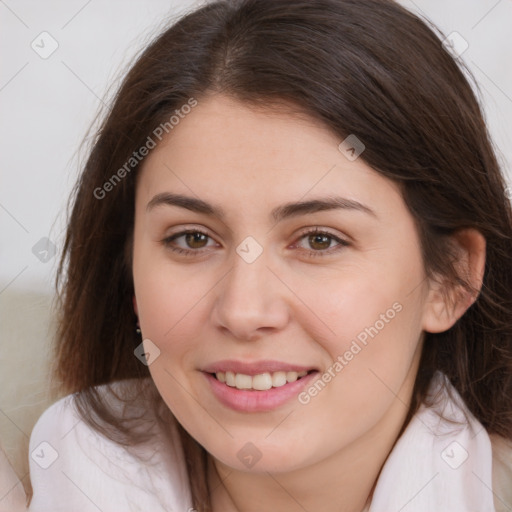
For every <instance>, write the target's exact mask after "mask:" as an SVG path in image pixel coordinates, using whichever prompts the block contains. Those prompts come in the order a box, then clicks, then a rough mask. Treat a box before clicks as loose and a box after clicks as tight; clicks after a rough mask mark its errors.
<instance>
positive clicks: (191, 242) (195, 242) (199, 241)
mask: <svg viewBox="0 0 512 512" xmlns="http://www.w3.org/2000/svg"><path fill="white" fill-rule="evenodd" d="M184 236H185V243H186V244H187V245H188V246H189V247H190V248H191V249H202V248H203V247H205V246H206V243H207V242H208V235H205V234H204V233H201V232H199V231H196V232H193V233H187V234H186V235H184Z"/></svg>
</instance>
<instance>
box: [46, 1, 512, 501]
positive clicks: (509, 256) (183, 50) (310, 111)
mask: <svg viewBox="0 0 512 512" xmlns="http://www.w3.org/2000/svg"><path fill="white" fill-rule="evenodd" d="M464 72H466V73H468V74H469V72H468V71H467V70H464V68H463V65H462V64H461V63H460V62H457V61H456V60H454V58H453V57H452V56H451V55H450V54H449V53H448V52H447V51H446V50H445V49H444V48H443V46H442V44H441V40H440V38H439V36H438V35H436V33H435V29H431V28H429V26H428V25H427V23H425V22H423V21H422V20H420V19H419V18H418V17H416V16H415V15H413V14H412V13H410V12H408V11H407V10H406V9H404V8H403V7H401V6H399V5H398V4H396V3H394V2H392V1H390V0H313V1H312V0H307V1H305V0H239V1H238V0H236V1H215V2H211V3H209V4H207V5H205V6H203V7H201V8H199V9H197V10H196V11H194V12H191V13H189V14H187V15H186V16H184V17H182V18H181V19H180V20H179V21H178V22H176V23H175V24H173V26H171V27H170V28H168V29H167V30H166V31H165V32H163V33H162V34H161V35H160V36H159V37H157V38H156V39H155V40H154V41H153V42H152V43H151V44H150V45H149V46H148V47H147V48H146V49H145V51H144V52H143V53H142V54H141V56H140V57H139V58H138V60H137V62H136V63H135V64H134V66H133V67H132V69H131V70H130V71H129V73H128V74H127V76H126V78H125V79H124V82H123V84H122V86H121V88H120V90H119V92H118V93H117V96H116V97H115V98H114V101H113V105H112V108H111V110H110V111H109V112H108V115H107V116H106V118H105V120H104V122H103V124H102V126H101V128H100V129H99V130H98V133H97V137H96V138H95V140H94V141H93V144H92V149H91V151H90V155H89V158H88V160H87V162H86V165H85V167H84V169H83V172H82V173H81V176H80V180H79V182H78V184H77V186H76V189H75V192H74V195H73V198H72V210H71V215H70V219H69V225H68V229H67V235H66V240H65V244H64V251H63V255H62V259H61V264H60V269H59V275H60V278H58V281H57V285H58V287H59V290H60V297H61V312H62V314H61V319H60V327H59V332H58V338H57V343H56V358H55V359H56V363H57V364H56V370H55V375H56V378H57V379H58V380H59V381H60V385H61V388H60V389H61V391H62V392H68V393H71V392H77V391H78V392H79V393H78V394H77V405H78V406H79V408H80V411H81V414H82V416H83V418H84V420H85V421H87V422H88V423H89V424H91V425H92V426H94V427H95V428H97V429H98V430H100V431H103V432H104V433H105V434H106V435H109V436H110V437H111V438H112V439H116V440H117V441H118V442H120V443H123V444H125V445H127V446H128V445H130V444H131V443H137V442H141V441H142V439H143V438H142V437H141V436H139V435H137V436H136V435H135V434H134V433H133V432H132V430H131V428H130V426H129V425H126V424H125V423H123V422H122V421H121V418H118V417H117V416H116V415H115V414H114V413H113V412H112V411H111V410H110V409H109V407H108V404H107V403H106V402H105V400H104V398H103V397H102V396H100V394H99V393H98V392H97V390H96V389H95V388H94V386H97V385H100V384H108V383H112V382H114V381H118V380H120V379H125V378H133V379H135V380H136V381H138V382H143V381H145V382H147V379H146V378H147V377H149V372H148V369H147V367H145V366H144V365H143V364H141V363H140V361H139V360H138V359H137V358H136V357H135V356H134V353H133V351H134V348H135V347H136V346H137V345H138V344H139V343H140V337H139V336H138V335H137V334H136V333H135V330H134V327H135V323H136V317H135V314H134V311H133V306H132V296H133V283H132V274H131V249H132V238H131V237H132V231H133V223H134V194H135V186H136V175H137V167H138V165H134V166H133V168H131V169H130V170H129V171H128V172H126V173H124V174H125V175H123V178H122V179H121V180H119V182H116V183H115V186H112V187H109V192H108V195H106V196H105V197H104V198H102V199H98V198H97V197H96V196H97V195H98V194H95V193H94V191H95V190H97V189H98V188H101V187H103V185H104V183H106V182H107V181H108V180H109V179H110V178H111V177H112V176H113V174H114V173H115V172H116V171H117V170H118V169H120V168H122V167H123V165H125V163H126V162H127V161H128V160H129V159H130V157H131V156H132V154H133V152H134V151H136V150H137V149H138V148H140V147H141V146H143V145H144V143H145V141H146V140H147V137H148V136H149V135H150V134H151V133H152V132H153V130H154V129H155V128H156V127H157V126H159V125H160V124H161V123H162V122H165V121H166V120H168V119H169V118H170V116H171V115H173V113H174V112H175V110H176V109H179V108H180V107H181V106H182V105H184V104H186V103H187V102H188V101H189V100H190V98H197V100H198V101H199V102H200V101H201V98H204V97H205V96H206V95H208V94H212V93H223V94H227V95H230V96H231V97H233V98H235V99H237V100H239V101H241V102H244V103H246V104H248V105H252V106H260V107H262V108H269V107H270V105H272V104H276V105H278V104H288V105H293V106H294V107H295V108H296V110H297V112H302V113H305V114H306V115H308V116H311V117H314V118H316V119H318V120H321V122H322V123H323V124H324V125H325V126H326V127H328V128H329V129H330V130H332V131H333V132H334V133H336V134H337V135H338V136H339V138H340V142H341V141H342V140H343V139H344V138H345V137H346V136H348V135H349V134H356V136H357V137H358V138H359V139H360V140H361V141H363V143H364V144H365V146H366V150H365V152H364V154H363V158H364V160H365V162H366V163H367V164H369V165H370V166H371V167H372V168H374V169H375V170H376V171H377V172H379V173H381V174H382V175H384V176H386V177H387V178H389V179H391V180H394V181H395V182H397V183H399V184H400V186H401V187H402V190H403V197H404V200H405V202H406V204H407V206H408V208H409V210H410V212H411V214H412V215H413V217H414V219H415V221H416V223H417V227H418V232H419V234H420V237H421V244H422V255H423V260H424V264H425V269H426V272H427V275H429V276H436V275H437V276H443V277H444V278H445V279H447V280H448V282H451V283H455V284H460V285H463V286H466V287H468V286H469V285H468V284H467V283H465V282H464V281H463V280H462V278H461V276H458V275H457V272H456V269H455V267H454V264H453V258H452V257H451V255H450V245H449V241H450V238H449V235H452V234H454V233H455V232H456V231H457V230H460V229H463V228H469V227H472V228H475V229H477V230H479V231H480V232H481V233H482V234H483V235H484V236H485V238H486V241H487V256H486V258H487V259H486V266H485V274H484V279H483V286H482V290H481V293H480V295H479V297H478V299H477V300H476V302H475V303H474V304H473V305H472V306H471V307H470V308H469V309H468V310H467V311H466V313H465V314H464V315H463V316H462V318H460V319H459V321H458V322H457V323H456V324H455V325H454V326H453V327H452V328H451V329H449V330H448V331H446V332H443V333H438V334H431V333H426V337H425V343H424V348H423V353H422V359H421V363H420V369H419V372H418V375H417V379H416V383H415V387H414V392H413V397H412V403H411V406H410V411H409V415H408V417H407V420H406V423H407V422H408V421H409V419H410V418H411V417H412V415H413V414H414V413H415V411H416V410H417V408H418V406H419V405H420V404H421V403H422V401H423V400H424V399H425V397H426V391H427V386H428V384H429V382H430V380H431V377H432V375H433V373H434V372H435V371H436V370H440V371H442V372H444V373H445V374H446V375H447V376H448V377H449V379H450V381H451V382H452V384H453V385H454V386H455V388H456V389H457V391H458V392H459V393H460V394H461V396H462V398H463V399H464V401H465V403H466V404H467V406H468V408H469V410H470V411H471V412H472V413H473V414H474V416H475V417H476V418H477V419H478V420H479V421H480V422H481V423H482V424H483V425H484V426H485V428H486V429H487V431H488V432H490V433H496V434H499V435H501V436H504V437H506V438H508V439H512V401H511V400H510V397H511V396H512V319H511V316H512V301H511V298H512V297H511V295H512V212H511V207H510V202H509V201H508V199H507V197H506V192H505V183H504V178H503V176H502V174H501V172H500V169H499V165H498V163H497V160H496V157H495V154H494V152H493V148H492V144H491V142H490V139H489V136H488V133H487V128H486V125H485V122H484V119H483V116H482V113H481V110H480V107H479V104H478V101H477V99H476V98H475V94H474V93H473V91H472V88H471V85H470V83H469V82H468V80H467V79H466V78H465V76H464ZM110 189H111V190H110ZM107 388H108V387H107ZM142 392H144V393H146V392H147V393H150V395H151V397H152V400H153V402H152V403H153V405H152V406H151V407H154V409H155V410H156V409H157V408H160V409H162V407H161V405H162V400H161V398H160V396H159V394H158V392H157V391H156V388H155V387H154V385H149V386H146V387H142V386H141V393H142ZM163 409H166V408H163ZM162 414H164V415H165V414H167V417H166V418H163V416H162V418H163V420H162V421H170V420H171V415H170V413H169V411H168V410H167V411H166V412H164V413H162ZM101 423H103V425H107V426H110V427H111V428H110V429H107V428H106V427H102V426H101ZM180 434H181V437H182V441H183V445H184V448H185V453H186V459H187V468H188V472H189V478H190V482H191V489H192V494H193V502H194V507H195V508H196V509H197V510H200V511H207V510H210V504H209V497H208V489H207V484H206V460H207V456H206V452H205V450H204V449H203V448H202V447H201V446H199V445H198V444H197V443H196V441H195V440H193V439H192V438H191V437H190V436H189V435H188V434H187V433H186V432H185V431H184V430H183V429H181V430H180Z"/></svg>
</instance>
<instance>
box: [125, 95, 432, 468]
mask: <svg viewBox="0 0 512 512" xmlns="http://www.w3.org/2000/svg"><path fill="white" fill-rule="evenodd" d="M340 142H342V140H341V139H339V138H337V137H336V136H334V135H333V134H331V133H330V132H329V131H327V130H326V129H325V128H324V127H323V126H321V125H320V124H319V123H317V122H314V121H313V120H309V121H306V120H304V119H302V120H301V119H299V118H298V117H295V116H293V115H291V114H289V115H285V114H283V113H282V114H278V113H276V112H275V111H272V110H270V109H269V110H268V111H265V112H263V111H255V110H251V109H249V108H248V107H246V106H244V105H243V104H240V103H238V102H235V101H234V100H231V99H228V98H227V97H224V96H216V97H210V98H209V99H206V100H203V101H199V103H198V105H197V106H196V107H195V108H193V109H192V111H191V112H190V113H189V114H188V115H186V116H185V117H184V118H182V119H180V121H179V123H178V124H176V125H175V126H174V128H173V129H172V131H171V132H170V134H169V136H167V138H165V139H164V140H163V142H162V143H161V144H159V145H158V146H157V147H156V148H155V149H153V150H152V151H151V153H150V154H149V156H148V157H147V159H146V160H145V162H144V167H143V170H142V172H141V174H140V176H139V177H138V180H139V181H138V185H137V193H136V215H135V236H134V252H133V256H134V260H133V277H134V283H135V296H136V310H137V313H138V315H139V320H140V324H141V329H142V333H143V338H144V339H145V340H146V341H145V342H144V343H145V345H144V346H145V349H146V351H147V352H149V354H150V356H149V361H150V365H149V369H150V372H151V375H152V378H153V379H154V382H155V384H156V386H157V388H158V390H159V392H160V393H161V395H162V397H163V399H164V400H165V402H166V403H167V405H168V406H169V408H170V409H171V411H172V412H173V413H174V415H175V416H176V417H177V419H178V420H179V421H180V423H181V424H182V425H183V426H184V427H185V428H186V429H187V430H188V431H189V433H190V434H191V435H192V436H193V437H194V438H195V439H196V440H197V441H198V442H199V443H200V444H202V445H203V446H204V447H205V448H206V449H207V451H208V452H210V453H211V454H212V455H213V456H214V457H215V458H216V459H217V460H219V461H220V462H222V463H224V464H226V465H228V466H230V467H232V468H238V469H242V470H246V471H247V470H253V469H252V468H253V467H254V470H253V471H287V470H291V469H296V468H301V467H305V466H307V465H310V464H314V463H317V462H319V461H321V460H324V459H326V458H328V457H329V456H331V455H333V454H334V453H336V452H339V451H340V450H344V449H348V448H349V447H350V446H352V445H354V444H357V443H359V442H361V440H362V439H365V438H366V439H367V438H370V437H372V436H373V437H375V434H377V435H378V432H381V431H384V430H385V429H386V428H387V429H388V431H389V430H392V431H396V432H395V433H396V434H398V429H399V428H400V426H401V424H402V421H403V419H404V417H405V414H406V412H407V407H406V404H407V402H408V400H409V397H410V394H411V390H412V386H413V383H414V379H415V375H416V372H417V364H418V359H419V354H420V349H421V342H422V332H423V330H428V327H429V322H431V316H432V315H431V307H430V306H429V295H430V292H429V288H428V281H427V280H426V279H425V274H424V267H423V264H422V260H421V255H420V245H419V239H418V235H417V232H416V229H415V224H414V222H413V218H412V216H411V215H410V213H409V212H408V210H407V208H406V206H405V204H404V201H403V199H402V197H401V194H400V192H399V190H398V188H397V186H396V185H395V184H394V183H392V182H391V181H389V180H388V179H386V178H384V177H383V176H381V175H379V174H378V173H377V172H375V171H373V170H372V169H371V168H370V167H369V166H368V165H366V164H365V162H364V161H363V160H362V158H355V157H356V156H357V151H351V150H350V148H348V151H344V152H342V151H341V150H340V149H339V147H338V146H339V144H340ZM356 149H358V148H356ZM362 157H363V158H364V152H363V154H362ZM178 196H179V197H178ZM185 198H186V199H185ZM324 202H329V204H330V206H326V205H325V204H324ZM315 230H316V231H317V233H316V234H314V233H312V232H314V231H315ZM184 231H190V232H191V234H188V235H187V234H183V232H184ZM194 233H195V234H194ZM152 361H153V362H152ZM228 372H229V373H228ZM305 372H308V373H307V374H306V375H304V373H305ZM226 380H227V382H223V381H226ZM239 388H240V389H239ZM254 388H256V389H254Z"/></svg>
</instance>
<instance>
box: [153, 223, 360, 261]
mask: <svg viewBox="0 0 512 512" xmlns="http://www.w3.org/2000/svg"><path fill="white" fill-rule="evenodd" d="M194 233H200V234H202V235H204V236H207V237H208V238H210V239H211V237H210V235H208V233H205V232H204V231H201V230H200V229H187V230H185V231H180V232H179V233H175V234H174V235H171V236H169V237H167V238H164V239H163V240H162V241H161V243H162V244H163V245H164V246H165V247H167V248H168V249H170V250H171V251H173V252H176V253H179V254H182V255H184V256H187V257H188V256H196V255H197V254H198V253H201V252H202V249H197V250H194V249H183V248H181V247H173V246H172V245H171V242H173V241H174V240H176V239H177V238H180V237H182V236H183V235H187V234H194ZM311 235H326V236H327V237H328V238H331V239H332V240H334V241H335V242H338V244H339V245H337V246H335V247H334V248H332V247H331V248H329V249H325V250H318V251H313V250H307V249H304V250H305V251H306V252H308V253H309V256H310V257H318V256H320V257H323V256H327V255H330V254H332V253H333V252H337V251H339V250H341V249H343V248H345V247H347V246H349V245H350V244H349V243H348V242H347V241H346V240H343V239H341V238H339V237H337V236H335V235H333V234H332V233H329V232H328V231H322V230H320V229H318V228H315V229H312V230H309V231H305V232H303V233H301V235H300V236H299V238H298V241H300V240H302V239H303V238H305V237H307V236H311Z"/></svg>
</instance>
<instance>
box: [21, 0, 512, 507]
mask: <svg viewBox="0 0 512 512" xmlns="http://www.w3.org/2000/svg"><path fill="white" fill-rule="evenodd" d="M511 258H512V214H511V208H510V204H509V202H508V200H507V198H506V194H505V183H504V179H503V176H502V174H501V172H500V169H499V167H498V164H497V161H496V158H495V155H494V153H493V150H492V146H491V143H490V141H489V138H488V135H487V130H486V127H485V124H484V120H483V118H482V115H481V112H480V109H479V106H478V103H477V101H476V99H475V97H474V94H473V92H472V90H471V87H470V85H469V84H468V82H467V80H466V79H465V77H464V74H463V72H462V70H461V69H460V67H459V63H458V62H456V61H455V60H454V59H453V58H452V56H451V55H450V54H449V53H448V52H447V51H446V50H445V49H444V48H443V45H442V44H441V41H440V39H438V37H437V36H436V35H435V33H434V32H433V31H432V30H431V29H430V28H428V27H427V26H426V25H425V24H424V23H423V22H422V21H420V20H419V19H418V18H417V17H415V16H414V15H413V14H411V13H409V12H407V11H406V10H405V9H403V8H402V7H400V6H399V5H397V4H395V3H393V2H391V1H382V0H357V1H356V0H317V1H314V2H310V1H308V2H305V1H288V0H278V1H276V0H240V1H235V2H213V3H210V4H208V5H206V6H205V7H202V8H200V9H198V10H196V11H195V12H193V13H191V14H189V15H187V16H185V17H184V18H183V19H181V20H180V21H179V22H177V23H176V24H175V25H174V26H172V27H171V28H169V29H168V30H167V31H165V32H164V33H163V34H162V35H161V36H160V37H158V38H157V39H156V40H155V41H154V42H153V43H152V44H151V45H150V46H149V47H148V48H147V49H146V50H145V51H144V53H143V54H142V55H141V57H140V58H139V59H138V61H137V62H136V63H135V65H134V66H133V68H132V69H131V71H130V72H129V74H128V76H127V77H126V79H125V81H124V83H123V85H122V87H121V89H120V91H119V93H118V95H117V97H116V99H115V101H114V104H113V106H112V109H111V110H110V111H109V113H108V116H107V117H106V119H105V121H104V123H103V125H102V127H101V129H100V130H99V132H98V136H97V138H96V140H95V142H94V145H93V147H92V149H91V153H90V157H89V159H88V161H87V164H86V166H85V168H84V171H83V173H82V175H81V178H80V181H79V183H78V185H77V188H76V193H75V195H74V198H73V204H72V213H71V217H70V221H69V226H68V231H67V238H66V243H65V247H64V255H63V259H62V262H61V272H60V285H61V298H62V317H61V323H60V330H59V336H58V340H57V345H56V362H57V365H56V376H57V378H58V380H59V381H61V382H62V389H63V390H64V391H65V392H67V393H68V396H67V397H66V398H64V399H62V400H60V401H58V402H57V403H56V404H54V405H53V406H51V407H50V408H49V409H48V410H47V411H46V412H45V413H44V414H43V416H42V417H41V418H40V419H39V421H38V423H37V425H36V427H35V428H34V431H33V433H32V436H31V442H30V452H31V479H32V483H33V487H34V496H33V499H32V502H31V504H30V510H37V511H42V510H52V511H55V510H97V509H100V510H102V511H104V512H105V511H109V510H150V509H151V510H170V509H172V510H187V509H188V510H193V509H194V510H200V511H208V510H213V511H225V512H229V511H237V510H243V511H253V510H269V509H272V510H277V511H279V510H286V511H295V510H297V511H298V510H320V509H321V510H327V511H331V510H332V511H334V510H336V511H338V510H344V511H346V512H360V511H362V510H365V511H367V510H369V511H371V512H377V511H379V512H380V511H382V512H384V511H386V512H389V511H390V510H410V511H412V510H414V511H425V512H426V511H428V512H432V511H433V510H436V511H439V510H450V511H469V510H474V511H477V510H478V511H479V512H482V511H494V510H497V511H500V510H509V509H510V507H511V506H512V505H511V503H512V501H511V496H510V486H509V485H507V484H510V482H511V481H512V476H511V467H512V462H511V458H510V457H511V455H510V453H511V452H510V450H511V448H510V441H511V439H512V405H511V400H510V397H511V392H512V367H511V360H512V349H511V340H512V303H511V290H512V271H511V268H512V266H511V263H512V262H511ZM507 493H508V495H507ZM507 507H508V508H507Z"/></svg>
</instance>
